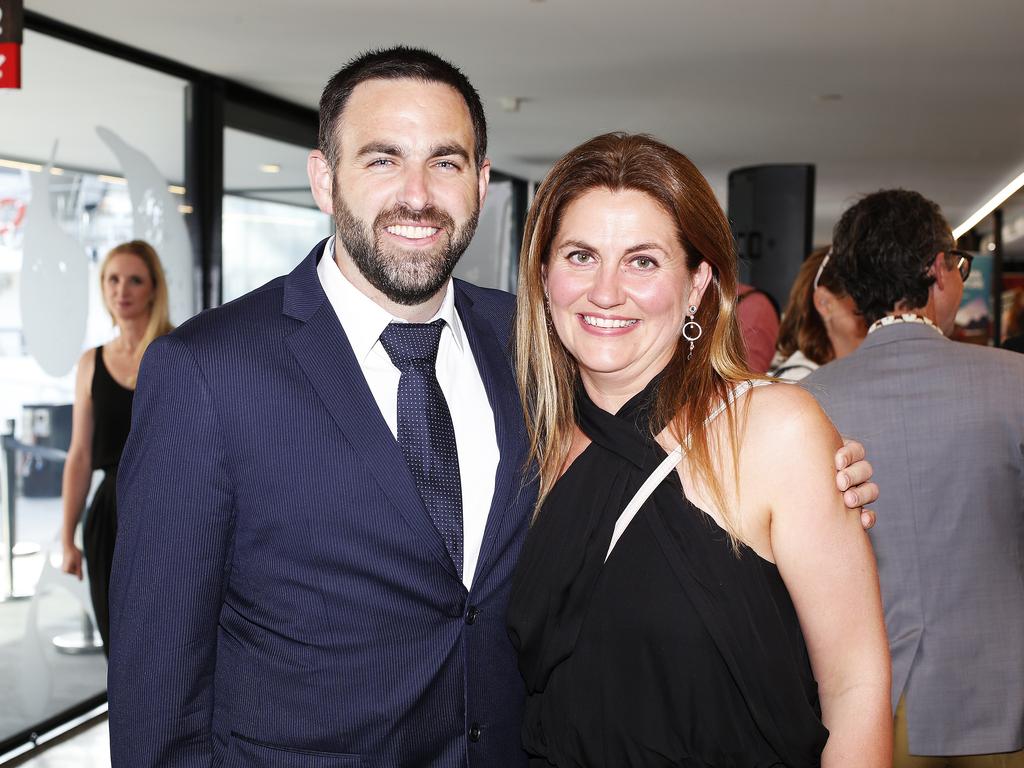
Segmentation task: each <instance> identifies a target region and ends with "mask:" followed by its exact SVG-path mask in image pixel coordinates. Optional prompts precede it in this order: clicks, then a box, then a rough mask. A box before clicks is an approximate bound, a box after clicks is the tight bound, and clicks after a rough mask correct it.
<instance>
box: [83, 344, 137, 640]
mask: <svg viewBox="0 0 1024 768" xmlns="http://www.w3.org/2000/svg"><path fill="white" fill-rule="evenodd" d="M91 393H92V414H93V425H94V426H93V433H92V468H93V469H94V470H97V469H102V470H103V481H102V482H101V483H100V485H99V487H98V488H97V489H96V493H95V494H94V495H93V497H92V503H91V504H90V505H89V511H88V513H87V514H86V517H85V527H84V529H83V531H82V539H83V543H84V544H85V565H86V569H87V570H88V572H89V593H90V596H91V597H92V607H93V611H94V612H95V613H96V623H97V625H98V626H97V629H99V631H100V637H102V638H103V652H104V653H106V654H107V655H108V656H109V655H110V610H109V608H108V606H107V601H108V594H109V591H110V571H111V568H112V566H113V564H114V540H115V538H116V537H117V464H118V462H119V461H121V451H123V450H124V444H125V443H126V442H127V441H128V432H129V430H130V429H131V426H132V399H133V397H134V396H135V391H134V390H132V389H127V388H126V387H122V386H121V385H120V384H118V383H117V382H116V381H115V380H114V377H113V376H111V375H110V371H109V370H108V369H107V366H106V363H105V362H104V360H103V347H97V348H96V370H95V372H94V373H93V377H92V389H91Z"/></svg>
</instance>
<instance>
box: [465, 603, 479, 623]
mask: <svg viewBox="0 0 1024 768" xmlns="http://www.w3.org/2000/svg"><path fill="white" fill-rule="evenodd" d="M479 615H480V609H479V608H477V607H476V606H475V605H471V606H469V610H468V611H466V623H467V624H472V623H473V622H475V621H476V617H477V616H479Z"/></svg>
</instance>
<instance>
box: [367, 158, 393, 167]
mask: <svg viewBox="0 0 1024 768" xmlns="http://www.w3.org/2000/svg"><path fill="white" fill-rule="evenodd" d="M391 164H392V160H391V158H390V157H378V158H377V159H376V160H371V161H370V165H371V166H384V165H391Z"/></svg>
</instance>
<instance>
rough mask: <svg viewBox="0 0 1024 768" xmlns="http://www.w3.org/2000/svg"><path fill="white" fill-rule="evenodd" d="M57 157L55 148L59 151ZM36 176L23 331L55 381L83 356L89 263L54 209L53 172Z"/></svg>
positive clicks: (26, 245)
mask: <svg viewBox="0 0 1024 768" xmlns="http://www.w3.org/2000/svg"><path fill="white" fill-rule="evenodd" d="M54 153H56V149H55V150H54ZM51 166H52V162H51V163H50V165H48V166H47V167H46V168H45V169H44V171H43V172H42V173H33V174H31V178H32V200H31V202H30V204H29V206H28V212H27V213H26V215H25V235H24V237H25V239H24V241H23V248H22V254H23V255H22V258H23V261H22V266H21V329H22V334H23V335H24V337H25V346H26V348H27V349H28V353H29V354H30V355H31V356H32V357H33V358H35V360H36V362H37V363H39V366H40V367H41V368H42V369H43V370H44V371H46V372H47V373H48V374H50V375H51V376H56V377H60V376H64V375H65V374H67V373H68V372H69V371H70V370H71V369H72V368H73V367H74V365H75V363H76V362H77V361H78V356H79V355H81V354H82V342H83V340H84V338H85V324H86V318H87V316H88V312H89V285H88V280H89V261H88V257H87V256H86V254H85V251H84V250H83V249H82V246H81V245H79V243H78V241H77V240H76V239H75V238H73V237H71V236H70V235H69V234H67V233H66V232H65V231H64V230H63V229H61V228H60V226H58V224H57V222H56V221H55V220H54V218H53V213H52V212H51V210H50V179H51V178H52V177H51V175H50V172H49V170H50V167H51Z"/></svg>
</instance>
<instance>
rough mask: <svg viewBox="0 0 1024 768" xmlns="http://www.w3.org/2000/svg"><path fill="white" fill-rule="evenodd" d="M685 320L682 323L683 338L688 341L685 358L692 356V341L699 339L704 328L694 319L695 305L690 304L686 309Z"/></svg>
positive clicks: (688, 358)
mask: <svg viewBox="0 0 1024 768" xmlns="http://www.w3.org/2000/svg"><path fill="white" fill-rule="evenodd" d="M687 313H688V314H687V318H686V322H685V323H683V338H684V339H686V340H687V341H688V342H690V353H689V354H688V355H687V356H686V359H687V360H690V359H692V358H693V343H694V342H695V341H697V339H699V338H700V337H701V336H702V335H703V333H704V329H703V328H701V327H700V323H698V322H697V320H696V317H695V316H696V314H697V305H696V304H691V305H690V307H689V309H688V310H687Z"/></svg>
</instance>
